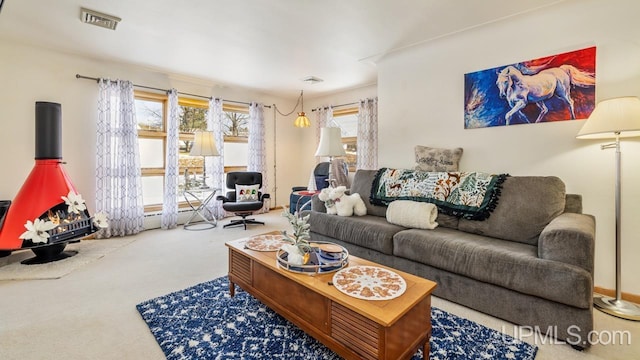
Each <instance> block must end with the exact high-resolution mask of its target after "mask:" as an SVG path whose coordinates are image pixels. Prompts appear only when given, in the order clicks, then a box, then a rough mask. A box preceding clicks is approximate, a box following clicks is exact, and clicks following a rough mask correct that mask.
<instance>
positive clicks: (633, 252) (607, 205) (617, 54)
mask: <svg viewBox="0 0 640 360" xmlns="http://www.w3.org/2000/svg"><path fill="white" fill-rule="evenodd" d="M638 13H640V2H637V1H636V0H615V1H598V0H591V1H567V2H563V3H559V4H557V5H554V6H552V7H550V8H546V9H543V10H540V11H537V12H535V13H531V14H526V15H521V16H518V17H515V18H512V19H507V20H503V21H500V22H497V23H494V24H488V25H485V26H482V27H479V28H476V29H473V30H469V31H465V32H462V33H458V34H455V35H451V36H448V37H445V38H441V39H439V40H435V41H431V42H428V43H424V44H421V45H419V46H415V47H412V48H410V49H406V50H403V51H399V52H396V53H392V54H389V55H387V56H386V57H385V58H383V59H381V60H380V61H379V62H378V71H379V72H378V96H379V122H380V123H379V134H380V135H379V136H380V157H379V158H380V166H389V167H410V166H412V165H413V161H414V158H413V147H414V146H415V145H418V144H420V145H428V146H435V147H458V146H460V147H463V148H464V154H463V156H462V160H461V164H460V166H461V169H462V170H468V171H485V172H506V173H510V174H512V175H555V176H558V177H560V178H561V179H563V180H564V182H565V183H566V187H567V192H570V193H579V194H582V195H583V205H584V212H585V213H588V214H593V215H595V217H596V224H597V226H596V228H597V238H596V255H595V258H596V269H595V285H597V286H602V287H606V288H610V289H613V288H614V287H615V282H614V276H615V260H614V259H615V258H614V256H615V255H614V254H615V253H614V249H615V246H614V204H613V196H614V192H613V190H614V169H615V168H614V152H613V150H607V151H601V150H600V148H599V144H600V141H593V140H591V141H587V140H577V139H575V136H576V134H577V133H578V131H579V129H580V128H581V127H582V125H583V124H584V121H578V120H576V121H563V122H556V123H543V124H536V125H517V126H509V127H494V128H485V129H475V130H465V129H464V119H463V101H464V98H463V92H464V88H463V86H464V74H465V73H469V72H474V71H478V70H483V69H488V68H492V67H495V66H500V65H505V64H509V63H513V62H519V61H524V60H529V59H534V58H538V57H543V56H547V55H552V54H556V53H561V52H565V51H571V50H576V49H581V48H585V47H588V46H592V45H596V46H597V50H596V51H597V55H596V57H597V58H596V72H597V75H596V76H597V79H596V80H597V88H596V92H597V100H602V99H605V98H609V97H615V96H626V95H633V96H640V38H639V37H638V34H640V23H639V22H638V21H637V14H638ZM622 152H623V190H622V196H623V202H622V207H623V209H622V214H623V218H622V221H623V225H622V242H623V244H622V246H623V253H622V290H623V291H625V292H631V293H635V294H639V293H640V277H638V275H637V274H640V262H638V261H637V257H638V254H639V253H640V238H639V237H638V234H639V233H640V222H639V221H638V217H639V216H640V205H639V200H640V187H639V186H638V184H640V166H638V164H639V162H640V141H639V140H638V139H631V140H628V141H627V140H625V141H624V143H623V149H622Z"/></svg>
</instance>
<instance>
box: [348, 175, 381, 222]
mask: <svg viewBox="0 0 640 360" xmlns="http://www.w3.org/2000/svg"><path fill="white" fill-rule="evenodd" d="M377 173H378V170H358V171H356V174H355V175H354V177H353V183H352V184H351V190H350V191H349V193H351V194H354V193H358V194H360V197H361V198H362V200H363V201H364V205H365V206H366V207H367V214H368V215H375V216H382V217H384V216H385V215H386V213H387V207H386V206H379V205H373V204H371V201H370V200H369V198H370V196H371V185H372V184H373V179H374V178H375V177H376V174H377Z"/></svg>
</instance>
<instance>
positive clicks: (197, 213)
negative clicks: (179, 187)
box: [183, 188, 220, 230]
mask: <svg viewBox="0 0 640 360" xmlns="http://www.w3.org/2000/svg"><path fill="white" fill-rule="evenodd" d="M218 190H220V189H215V188H204V189H188V190H184V192H183V195H184V199H185V200H186V201H187V204H189V206H190V207H191V210H193V212H192V213H191V216H189V219H187V221H186V222H185V223H184V225H183V227H184V229H185V230H208V229H213V228H214V227H216V226H217V225H218V220H217V219H216V217H215V216H212V218H213V220H209V219H207V218H206V217H205V216H204V212H205V211H206V212H208V211H209V210H208V209H207V205H208V204H209V203H210V202H211V200H212V199H213V198H214V196H215V195H216V193H217V192H218ZM196 217H200V219H201V220H202V221H203V222H197V223H192V221H193V220H194V219H195V218H196ZM196 226H197V227H196Z"/></svg>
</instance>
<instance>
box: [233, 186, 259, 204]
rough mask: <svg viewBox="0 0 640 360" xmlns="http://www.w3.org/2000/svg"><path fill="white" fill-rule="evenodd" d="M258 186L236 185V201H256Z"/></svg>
mask: <svg viewBox="0 0 640 360" xmlns="http://www.w3.org/2000/svg"><path fill="white" fill-rule="evenodd" d="M259 190H260V185H236V201H238V202H243V201H258V191H259Z"/></svg>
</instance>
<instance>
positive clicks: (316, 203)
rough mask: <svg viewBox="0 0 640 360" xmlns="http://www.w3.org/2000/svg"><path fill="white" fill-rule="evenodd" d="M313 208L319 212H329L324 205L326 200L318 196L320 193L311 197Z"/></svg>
mask: <svg viewBox="0 0 640 360" xmlns="http://www.w3.org/2000/svg"><path fill="white" fill-rule="evenodd" d="M311 210H312V211H317V212H323V213H326V212H327V208H326V207H325V206H324V201H322V200H320V199H319V198H318V194H315V195H313V196H312V197H311Z"/></svg>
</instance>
